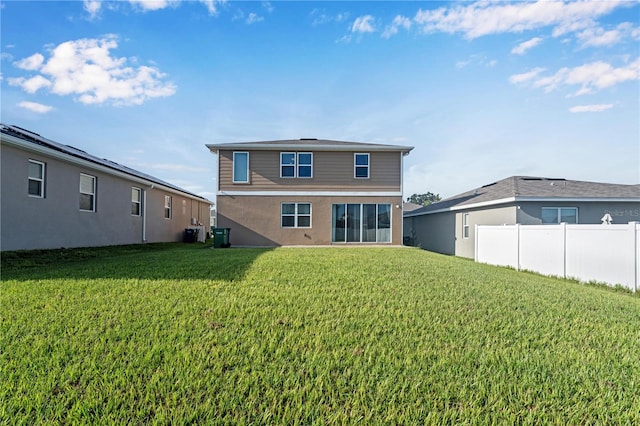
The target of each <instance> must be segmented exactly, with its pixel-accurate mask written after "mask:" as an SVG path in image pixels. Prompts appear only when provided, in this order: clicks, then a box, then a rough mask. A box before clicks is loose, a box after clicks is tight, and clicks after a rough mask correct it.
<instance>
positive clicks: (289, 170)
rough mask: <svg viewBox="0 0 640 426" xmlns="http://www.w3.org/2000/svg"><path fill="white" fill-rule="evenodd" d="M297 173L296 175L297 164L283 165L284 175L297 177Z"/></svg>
mask: <svg viewBox="0 0 640 426" xmlns="http://www.w3.org/2000/svg"><path fill="white" fill-rule="evenodd" d="M295 175H296V167H295V166H282V177H295Z"/></svg>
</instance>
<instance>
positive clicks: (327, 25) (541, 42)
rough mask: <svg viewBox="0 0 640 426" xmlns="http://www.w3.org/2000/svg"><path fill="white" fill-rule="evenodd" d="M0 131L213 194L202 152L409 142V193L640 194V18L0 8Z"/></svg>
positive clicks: (259, 5)
mask: <svg viewBox="0 0 640 426" xmlns="http://www.w3.org/2000/svg"><path fill="white" fill-rule="evenodd" d="M0 4H1V8H0V14H1V15H0V18H1V40H0V44H1V49H2V61H1V81H0V83H1V85H2V93H1V95H2V98H1V119H2V122H3V123H5V124H15V125H18V126H20V127H24V128H26V129H29V130H32V131H35V132H37V133H40V134H41V135H42V136H44V137H48V138H50V139H53V140H56V141H59V142H62V143H66V144H69V145H73V146H76V147H78V148H81V149H84V150H85V151H87V152H90V153H92V154H94V155H97V156H101V157H105V158H108V159H110V160H113V161H117V162H119V163H122V164H125V165H127V166H129V167H133V168H136V169H138V170H140V171H144V172H146V173H149V174H151V175H154V176H156V177H158V178H161V179H164V180H166V181H169V182H172V183H174V184H176V185H179V186H181V187H183V188H185V189H187V190H190V191H192V192H195V193H197V194H200V195H202V196H205V197H207V198H209V199H212V200H213V199H214V197H215V195H214V194H215V188H216V182H215V169H214V167H215V161H214V156H213V154H210V153H209V151H208V150H207V149H206V148H205V147H204V144H206V143H225V142H247V141H257V140H275V139H298V138H309V137H315V138H322V139H335V140H346V141H355V142H373V143H389V144H399V145H410V146H414V147H415V149H414V150H413V151H412V153H411V154H410V155H409V156H407V157H406V158H405V164H404V166H405V170H404V184H405V187H404V192H405V196H408V195H410V194H412V193H423V192H427V191H430V192H434V193H439V194H440V195H441V196H443V197H447V196H451V195H455V194H457V193H460V192H463V191H466V190H470V189H473V188H474V187H477V186H481V185H484V184H487V183H491V182H494V181H496V180H499V179H502V178H505V177H508V176H511V175H533V176H547V177H564V178H567V179H577V180H588V181H600V182H611V183H628V184H634V183H639V182H640V2H638V1H619V2H617V1H613V0H611V1H579V2H555V1H541V2H506V3H505V2H499V1H486V0H484V1H480V2H451V3H449V2H442V1H437V2H417V1H410V2H383V1H376V2H369V1H355V2H328V1H318V2H315V1H301V2H293V1H271V2H249V1H226V2H221V1H215V0H209V1H162V0H159V1H114V2H109V1H104V2H96V1H84V2H83V1H67V2H53V1H46V2H29V1H2V2H1V3H0Z"/></svg>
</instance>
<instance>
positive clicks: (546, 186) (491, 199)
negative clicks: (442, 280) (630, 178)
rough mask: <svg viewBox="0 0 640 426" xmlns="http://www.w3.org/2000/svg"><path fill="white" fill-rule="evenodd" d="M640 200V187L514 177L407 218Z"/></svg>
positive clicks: (459, 195)
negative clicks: (531, 204)
mask: <svg viewBox="0 0 640 426" xmlns="http://www.w3.org/2000/svg"><path fill="white" fill-rule="evenodd" d="M598 198H602V199H607V200H615V199H625V200H628V199H637V201H638V202H640V185H639V184H636V185H623V184H615V183H600V182H584V181H577V180H567V179H560V178H544V177H531V176H511V177H508V178H506V179H502V180H499V181H497V182H494V183H490V184H487V185H484V186H481V187H479V188H475V189H472V190H470V191H467V192H463V193H461V194H458V195H454V196H453V197H449V198H446V199H444V200H442V201H440V202H437V203H434V204H430V205H428V206H425V207H422V208H420V209H417V210H413V211H411V212H407V213H406V214H405V216H418V215H422V214H429V213H435V212H438V211H443V210H449V209H452V208H456V209H458V208H460V209H462V208H464V207H465V206H473V205H477V204H483V203H487V204H492V203H495V204H499V203H500V200H505V201H504V202H505V203H506V202H513V201H519V200H520V201H526V200H529V201H534V200H535V199H598Z"/></svg>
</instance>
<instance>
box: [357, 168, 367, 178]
mask: <svg viewBox="0 0 640 426" xmlns="http://www.w3.org/2000/svg"><path fill="white" fill-rule="evenodd" d="M356 177H359V178H366V177H369V168H368V167H356Z"/></svg>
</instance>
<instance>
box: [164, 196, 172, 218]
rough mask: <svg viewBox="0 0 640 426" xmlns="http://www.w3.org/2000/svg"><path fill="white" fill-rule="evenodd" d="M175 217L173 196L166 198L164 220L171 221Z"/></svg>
mask: <svg viewBox="0 0 640 426" xmlns="http://www.w3.org/2000/svg"><path fill="white" fill-rule="evenodd" d="M172 216H173V200H172V198H171V195H165V196H164V218H165V219H171V217H172Z"/></svg>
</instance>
